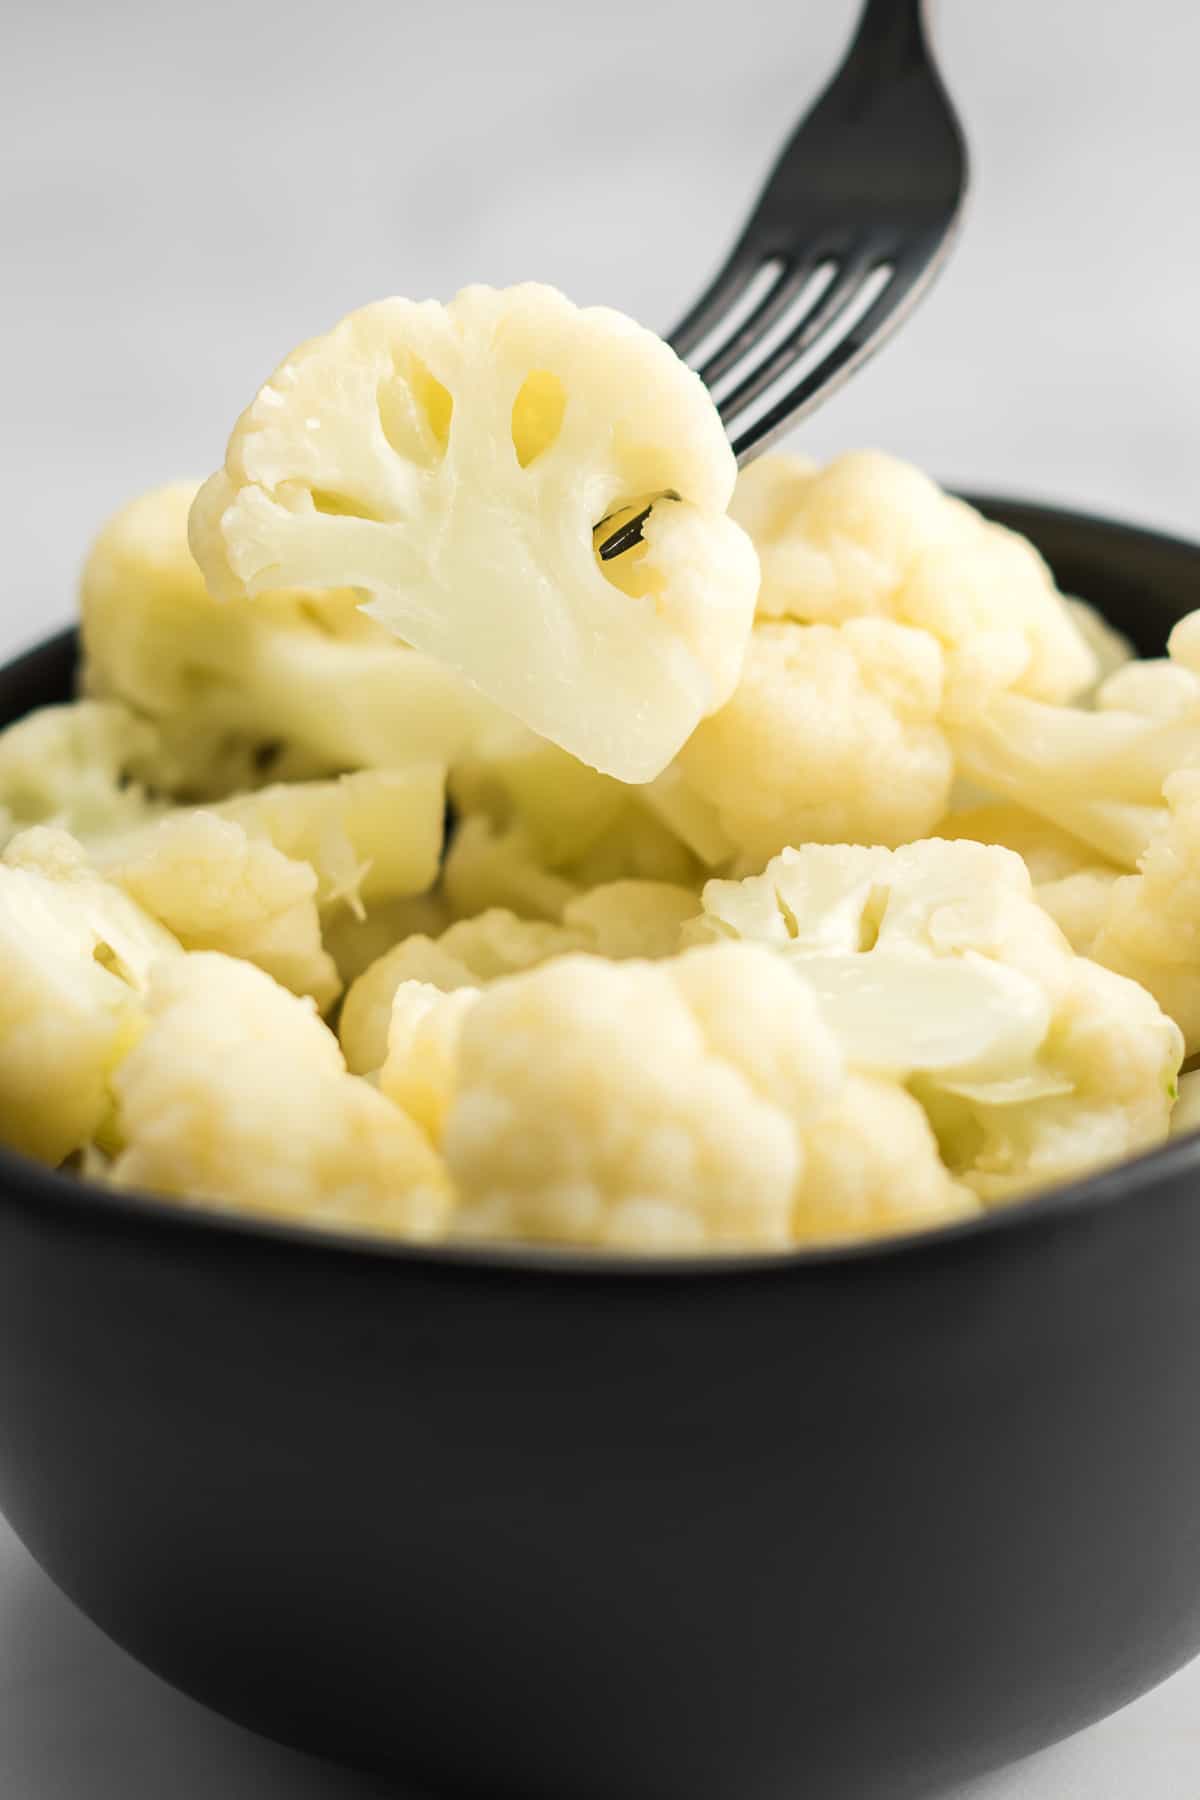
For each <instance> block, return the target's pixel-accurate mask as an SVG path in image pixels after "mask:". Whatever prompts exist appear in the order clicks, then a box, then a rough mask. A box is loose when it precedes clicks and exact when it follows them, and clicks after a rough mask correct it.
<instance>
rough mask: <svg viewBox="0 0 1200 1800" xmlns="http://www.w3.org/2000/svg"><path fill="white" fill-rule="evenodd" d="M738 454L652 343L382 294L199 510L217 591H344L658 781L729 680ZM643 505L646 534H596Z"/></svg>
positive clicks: (198, 544) (321, 346) (466, 296)
mask: <svg viewBox="0 0 1200 1800" xmlns="http://www.w3.org/2000/svg"><path fill="white" fill-rule="evenodd" d="M735 474H736V470H735V465H734V459H733V453H732V451H731V449H730V447H729V444H728V441H727V440H726V437H725V433H724V430H723V427H722V425H721V421H720V418H719V416H718V414H717V411H716V408H715V407H714V405H713V403H712V400H711V398H710V397H709V395H708V393H707V390H706V389H705V388H704V386H703V384H702V382H701V381H700V380H699V377H698V376H696V375H695V374H694V373H693V372H692V371H691V370H689V369H688V368H687V367H686V366H685V365H684V364H683V363H682V362H680V360H679V359H678V357H676V355H675V354H674V352H673V351H672V350H671V349H670V348H669V347H668V346H667V345H666V344H664V343H662V341H661V340H660V339H658V338H657V337H655V336H654V334H653V333H652V332H648V331H646V330H644V329H643V328H642V327H640V326H637V325H635V324H634V323H633V322H632V320H629V319H627V318H625V317H623V316H622V315H621V314H619V313H616V312H612V311H610V310H608V309H605V308H599V307H591V308H586V309H579V308H577V307H574V306H572V305H571V304H570V302H569V301H567V300H566V299H564V297H563V296H562V295H561V294H559V293H557V292H556V291H555V290H554V289H552V288H547V287H542V286H538V285H537V284H533V283H530V284H526V285H525V286H521V287H516V288H511V289H506V290H496V289H492V288H486V287H472V288H467V289H465V290H464V291H463V292H462V293H460V294H459V295H458V296H457V298H456V299H454V300H453V301H451V302H450V303H449V304H448V305H447V306H444V307H443V306H441V305H439V304H438V303H436V302H434V301H426V302H423V303H420V304H418V303H415V302H412V301H408V300H401V299H395V300H384V301H380V302H379V303H378V304H376V305H374V306H368V307H364V308H363V309H362V310H361V311H359V312H356V313H352V314H351V315H350V316H349V317H348V318H346V319H344V320H343V321H342V323H341V324H340V325H338V326H337V327H336V328H335V329H334V330H333V331H332V332H330V333H329V334H328V335H327V336H325V337H323V338H318V339H316V340H314V341H313V342H311V343H308V344H305V345H302V346H301V347H300V348H299V349H298V350H296V351H295V352H293V354H292V355H291V356H290V357H288V359H287V360H286V361H285V362H284V363H283V364H282V365H281V366H280V368H279V369H278V370H277V371H276V373H275V375H274V376H272V378H271V380H270V381H269V382H268V383H267V385H266V386H265V387H264V388H263V389H262V390H261V391H260V393H259V394H258V396H257V398H256V399H255V400H254V401H253V402H252V403H251V405H250V407H249V408H248V409H247V411H246V412H245V413H244V414H243V415H242V418H241V420H240V421H239V423H238V424H237V426H236V427H235V429H234V432H233V435H232V437H231V438H230V441H229V448H228V453H227V456H226V460H225V467H224V469H223V470H221V471H220V472H219V473H217V474H216V475H214V476H213V477H212V478H211V479H210V480H209V481H208V482H207V483H206V485H205V487H204V488H203V489H202V490H201V492H200V494H199V495H198V497H197V499H196V502H195V505H194V506H193V509H192V518H191V543H192V548H193V551H194V553H195V555H196V559H197V561H198V562H199V564H200V566H201V568H202V569H203V571H204V573H205V576H206V578H207V580H208V582H209V585H210V587H211V589H212V591H213V592H214V593H215V594H217V595H219V596H221V597H225V598H230V599H235V598H236V599H242V600H244V599H245V598H246V597H247V596H254V595H258V594H261V593H264V592H269V591H270V590H272V589H278V588H281V587H284V588H286V587H293V586H301V587H306V588H317V589H320V588H344V587H353V588H355V589H358V590H361V592H362V593H364V594H365V595H367V596H369V604H368V607H367V610H368V611H369V612H370V613H371V615H372V616H373V617H375V618H377V619H379V620H382V621H383V622H384V623H386V624H387V625H388V627H389V628H390V629H391V630H393V631H394V632H395V633H396V634H397V636H399V637H401V638H402V639H403V640H404V641H405V642H406V643H409V644H412V645H414V646H416V648H417V649H419V650H422V651H425V652H427V653H428V654H429V655H431V656H434V657H436V658H437V659H438V660H439V661H440V662H442V663H444V664H445V665H447V666H448V667H449V668H452V669H454V670H456V671H458V673H459V674H461V675H463V676H465V677H466V678H467V680H468V681H470V682H472V683H474V685H475V686H476V687H477V688H479V689H480V690H481V691H482V692H483V693H484V694H486V695H487V696H488V697H489V698H491V699H492V700H494V701H496V702H497V703H498V704H499V705H501V706H503V707H504V708H505V709H506V710H507V711H509V712H510V713H512V714H514V715H515V716H516V717H517V718H519V719H521V720H522V721H524V723H526V724H527V725H529V726H531V727H532V728H533V729H534V730H535V731H537V732H538V733H539V734H540V735H541V736H543V737H546V738H549V739H550V740H551V741H552V742H554V743H557V744H560V745H562V746H563V747H564V748H565V749H567V750H570V751H571V752H572V753H573V754H575V755H577V756H578V757H580V758H581V759H582V760H583V761H584V762H587V763H590V764H592V765H593V766H594V767H595V768H597V769H599V770H602V771H604V772H606V773H608V774H612V775H616V776H618V777H619V778H621V779H623V780H626V781H647V780H649V779H650V778H651V777H653V776H654V775H656V774H658V772H659V771H660V770H661V769H662V768H663V767H664V766H665V765H666V763H667V762H668V761H669V760H670V758H671V756H672V755H673V754H674V753H675V751H676V750H678V748H679V746H680V745H681V744H682V743H683V741H684V740H685V738H687V736H688V735H689V733H690V732H691V731H692V730H693V729H694V727H695V725H696V724H697V723H698V721H699V720H700V719H701V718H703V717H705V716H706V715H707V714H709V713H711V712H713V711H715V710H716V709H717V708H718V707H719V706H721V705H722V704H723V702H724V701H725V700H726V699H727V698H728V697H729V694H730V693H731V692H732V690H733V687H734V685H735V683H736V681H737V677H738V672H739V669H740V666H741V660H742V655H743V652H744V650H745V644H746V639H747V636H748V634H749V630H750V623H751V619H752V617H753V611H754V599H755V595H756V592H757V588H758V561H757V557H756V556H755V553H754V549H753V546H752V545H751V543H750V541H749V539H748V538H747V537H746V535H745V533H744V532H743V531H742V530H741V529H740V527H738V526H737V525H735V524H734V523H733V522H732V521H731V520H730V519H729V518H728V517H727V515H726V507H727V505H728V502H729V498H730V495H731V493H732V491H733V484H734V479H735ZM647 507H648V508H649V512H648V515H647V517H646V519H645V522H644V524H643V527H642V535H641V539H640V541H639V542H638V543H637V544H635V545H633V546H632V547H630V548H629V549H627V550H625V551H623V552H622V553H620V554H617V555H612V556H608V557H606V556H604V555H602V554H601V552H602V549H603V548H604V547H605V545H606V544H607V543H608V541H609V539H610V538H611V537H612V535H613V534H614V532H615V531H616V530H617V529H619V526H620V524H621V523H622V522H623V521H624V520H625V519H626V518H627V517H631V516H635V515H636V513H637V512H638V511H640V510H644V509H645V508H647Z"/></svg>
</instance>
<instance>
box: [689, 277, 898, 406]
mask: <svg viewBox="0 0 1200 1800" xmlns="http://www.w3.org/2000/svg"><path fill="white" fill-rule="evenodd" d="M879 266H880V259H872V258H869V257H865V256H861V255H859V256H852V257H849V258H847V259H846V261H844V262H843V263H842V264H841V265H840V267H839V268H838V269H837V270H836V272H835V274H834V277H833V280H832V281H831V282H829V284H828V285H827V286H826V287H824V288H823V289H821V290H820V291H819V292H818V293H817V294H815V295H814V296H813V299H812V303H811V305H810V306H809V307H808V308H807V310H806V311H805V312H804V313H803V314H802V315H801V317H800V318H799V319H797V320H796V322H795V324H794V326H793V328H792V329H791V331H789V332H788V334H787V336H786V337H785V338H784V339H783V341H782V343H780V344H777V345H776V346H775V348H774V350H772V351H771V353H770V355H769V356H766V357H764V359H763V361H762V362H760V363H758V364H757V365H756V366H755V367H754V368H752V369H751V370H750V372H749V374H748V375H746V377H745V378H744V379H743V380H742V381H740V382H739V383H738V385H737V386H736V387H735V388H733V389H732V390H731V391H730V392H729V393H728V394H725V395H723V396H722V398H721V399H720V400H719V401H718V403H717V408H718V411H719V412H720V414H721V417H722V419H724V420H725V422H726V424H728V423H729V421H730V419H734V418H736V417H737V415H738V414H739V413H740V412H744V411H745V409H746V407H748V406H749V405H750V404H751V403H752V402H753V401H755V400H757V399H758V396H759V395H760V394H763V393H765V392H766V390H767V389H768V388H769V387H770V386H771V383H772V382H773V381H777V380H778V379H779V377H780V375H782V374H783V373H784V371H785V370H786V369H788V368H790V367H791V365H792V363H794V362H796V361H797V360H798V358H799V357H801V356H803V354H804V352H805V351H806V350H807V349H808V348H809V346H810V345H811V344H813V343H815V342H816V340H817V338H818V337H819V336H820V335H821V333H822V332H823V331H827V330H829V329H830V327H831V326H833V325H834V324H836V322H837V318H838V315H839V314H840V313H842V312H844V311H845V309H846V307H847V306H848V305H849V304H850V302H851V301H852V300H853V298H854V296H855V294H856V293H858V292H859V290H860V289H861V287H862V285H863V282H864V281H866V280H867V278H868V277H869V276H870V275H871V273H872V271H873V270H874V269H875V268H878V267H879Z"/></svg>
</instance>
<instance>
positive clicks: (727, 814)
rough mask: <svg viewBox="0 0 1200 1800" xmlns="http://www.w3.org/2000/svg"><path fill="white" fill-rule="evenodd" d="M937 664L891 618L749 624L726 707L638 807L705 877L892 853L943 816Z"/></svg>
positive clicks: (934, 651)
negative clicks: (705, 870)
mask: <svg viewBox="0 0 1200 1800" xmlns="http://www.w3.org/2000/svg"><path fill="white" fill-rule="evenodd" d="M941 699H942V653H941V650H940V648H939V646H938V645H937V644H936V643H935V642H934V640H933V639H932V638H931V637H930V636H929V635H928V633H926V632H922V631H914V630H912V629H910V628H909V627H908V626H905V625H896V624H893V623H892V622H891V620H888V619H853V620H851V621H850V623H849V624H847V625H843V626H841V627H835V626H830V625H795V624H791V623H783V624H763V625H757V626H755V629H754V632H753V634H752V636H751V640H750V648H749V650H748V652H747V655H746V665H745V669H744V672H743V675H742V679H741V682H740V684H739V686H738V689H737V691H736V693H735V694H734V696H733V699H732V700H731V701H730V702H729V704H728V705H727V706H725V707H723V708H722V710H721V711H720V712H719V713H717V714H716V715H715V716H714V717H713V718H711V719H706V720H705V722H704V723H703V724H702V725H701V726H700V727H699V729H698V730H697V731H696V732H695V733H694V734H693V735H692V737H691V738H690V739H689V740H688V742H687V744H685V745H684V748H683V749H682V750H681V751H680V753H679V756H678V757H677V758H676V761H675V763H674V765H673V767H672V770H671V771H670V777H671V785H669V786H668V785H665V784H663V783H656V784H655V786H654V787H653V788H651V789H649V790H648V791H647V799H648V801H649V803H650V804H651V805H654V806H656V807H657V808H658V810H659V811H660V812H661V813H662V814H663V816H664V818H665V820H666V822H667V824H668V825H669V826H670V827H671V829H672V830H673V831H675V832H676V833H677V834H679V835H680V836H681V837H684V838H685V839H686V841H687V842H688V844H689V846H690V848H691V849H692V850H693V851H695V853H696V854H697V855H698V856H700V857H702V858H703V859H704V860H705V861H706V862H708V863H709V865H710V866H717V865H719V864H721V863H724V862H727V861H729V860H730V858H732V857H734V856H738V857H740V858H741V859H742V860H743V861H744V862H745V864H747V865H748V866H750V867H753V868H761V867H762V866H763V864H764V863H765V862H766V861H767V860H768V858H769V857H771V856H773V855H774V854H775V852H776V851H778V850H780V849H782V848H783V847H784V846H785V845H788V844H798V843H804V842H812V841H819V842H826V843H829V842H832V843H846V842H849V843H868V844H870V843H875V844H901V843H904V842H906V841H907V840H908V839H910V838H913V837H919V836H920V835H921V834H922V833H924V832H927V831H929V830H930V829H932V827H933V825H934V824H935V823H936V821H937V820H938V819H940V818H941V817H942V815H943V813H944V812H945V810H946V801H947V795H948V793H949V790H950V781H951V776H952V773H953V765H952V761H951V756H950V751H949V748H948V746H947V743H946V739H945V734H944V733H943V731H942V729H941V727H940V725H939V724H938V714H939V711H940V707H941Z"/></svg>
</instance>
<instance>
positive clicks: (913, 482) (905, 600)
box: [730, 450, 1097, 718]
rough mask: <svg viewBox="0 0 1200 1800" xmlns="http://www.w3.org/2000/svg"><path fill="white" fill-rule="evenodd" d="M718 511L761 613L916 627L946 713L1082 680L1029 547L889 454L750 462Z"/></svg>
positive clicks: (1075, 637) (1083, 672)
mask: <svg viewBox="0 0 1200 1800" xmlns="http://www.w3.org/2000/svg"><path fill="white" fill-rule="evenodd" d="M730 510H731V513H732V515H733V517H734V518H735V519H738V520H739V521H740V522H741V523H742V524H743V525H744V526H745V527H746V529H747V530H748V531H749V533H750V535H751V537H752V538H753V540H754V542H755V545H756V547H757V549H758V553H759V558H760V561H761V564H762V585H761V588H760V591H759V599H758V611H759V614H760V616H761V617H764V618H770V619H797V620H799V621H801V622H802V623H804V624H827V625H840V624H844V623H845V622H846V621H847V620H850V619H859V618H867V617H877V618H884V619H893V620H895V621H896V622H897V623H898V624H901V625H908V626H913V627H917V628H919V629H921V630H923V631H926V632H928V633H929V634H930V636H932V637H933V638H934V639H935V640H936V641H937V642H938V644H939V645H941V647H942V649H943V651H944V653H945V694H944V702H943V704H944V709H945V714H946V717H947V718H955V717H959V716H964V715H965V716H968V717H969V716H970V714H971V713H972V712H973V711H974V710H975V708H976V707H978V706H980V705H982V704H984V703H985V702H986V700H987V698H988V697H989V696H990V695H992V694H995V693H998V692H1001V691H1004V690H1009V689H1011V690H1012V691H1014V692H1018V693H1022V694H1029V695H1032V696H1034V697H1035V698H1036V699H1040V700H1047V701H1064V700H1069V699H1072V698H1073V697H1075V696H1076V695H1078V694H1080V693H1081V692H1083V691H1084V690H1085V689H1086V688H1087V687H1088V686H1089V685H1090V683H1091V682H1092V681H1093V680H1094V678H1095V674H1096V667H1097V665H1096V661H1095V658H1094V656H1093V653H1092V651H1091V650H1090V649H1089V647H1088V643H1087V641H1086V640H1085V637H1084V635H1083V633H1082V632H1081V631H1080V629H1079V626H1078V624H1077V622H1076V620H1075V619H1073V618H1072V616H1071V614H1070V612H1069V610H1068V608H1067V607H1066V605H1065V604H1064V602H1063V599H1062V596H1061V595H1060V594H1059V593H1058V590H1057V589H1056V588H1055V585H1054V581H1053V578H1052V576H1051V574H1050V571H1049V569H1048V568H1047V567H1046V565H1045V563H1044V562H1043V561H1042V559H1041V557H1040V556H1039V555H1038V554H1037V552H1036V551H1035V550H1034V548H1033V546H1032V545H1031V544H1029V543H1028V542H1027V541H1026V540H1025V539H1024V538H1021V537H1018V536H1017V534H1016V533H1015V532H1012V531H1008V530H1006V529H1005V528H1004V527H1003V526H1000V525H994V524H991V523H989V522H988V521H987V520H985V519H984V518H983V517H982V516H981V515H980V514H979V513H977V512H976V511H975V510H974V509H973V508H972V507H970V506H968V505H966V503H965V502H964V501H962V500H956V499H953V498H951V497H950V496H949V495H947V494H944V493H943V492H942V491H941V489H940V488H939V487H938V486H937V484H936V483H935V482H933V481H931V480H930V479H929V477H928V476H927V475H923V474H922V473H921V472H920V470H919V469H914V468H913V467H912V466H911V465H910V464H907V463H903V462H899V461H898V460H897V459H896V458H895V457H891V456H884V455H882V454H881V453H880V452H878V451H870V450H863V451H855V452H852V453H851V454H849V455H846V456H840V457H838V458H837V460H836V461H834V462H832V463H830V464H829V466H828V467H827V468H825V469H819V468H817V467H816V466H815V465H814V464H812V463H810V462H808V461H805V460H803V459H801V458H799V457H792V456H764V457H762V458H760V459H759V460H758V461H756V462H752V463H751V464H750V465H749V467H748V468H746V469H745V470H743V472H742V473H741V475H740V476H739V477H738V483H737V490H736V492H735V495H734V499H733V503H732V506H731V508H730Z"/></svg>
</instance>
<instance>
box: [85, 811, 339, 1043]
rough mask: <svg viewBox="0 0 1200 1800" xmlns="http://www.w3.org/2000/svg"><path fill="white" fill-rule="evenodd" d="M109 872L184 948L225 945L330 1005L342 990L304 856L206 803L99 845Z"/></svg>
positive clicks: (98, 855)
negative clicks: (325, 943) (326, 945)
mask: <svg viewBox="0 0 1200 1800" xmlns="http://www.w3.org/2000/svg"><path fill="white" fill-rule="evenodd" d="M94 855H95V857H96V860H97V862H98V864H99V866H100V868H101V869H103V871H104V873H105V874H106V875H107V876H108V878H109V879H110V880H111V881H113V882H115V883H116V884H117V886H118V887H120V888H122V889H123V890H124V891H125V893H127V894H129V895H130V896H131V897H132V898H133V899H134V900H136V901H137V902H138V904H139V905H140V906H142V907H143V908H144V910H145V911H146V912H147V913H149V915H150V916H151V917H152V918H154V919H157V920H158V921H159V923H160V924H162V925H164V926H166V927H167V929H168V930H170V931H171V932H172V933H173V934H174V936H175V937H177V938H178V939H179V941H180V943H181V944H182V945H183V946H184V948H185V949H187V950H220V951H223V952H224V953H225V954H226V955H228V956H240V957H244V958H245V959H246V960H247V961H248V962H252V963H256V964H257V965H258V967H259V968H260V969H265V970H266V972H267V973H268V974H269V975H273V976H274V977H275V979H276V980H277V981H280V982H282V983H283V985H284V986H285V987H287V988H290V989H291V990H292V992H293V993H296V994H310V995H311V996H312V998H313V999H314V1000H315V1001H316V1002H317V1005H318V1006H319V1007H320V1008H321V1010H322V1011H324V1010H325V1009H326V1008H327V1007H329V1006H331V1005H332V1004H333V1002H334V1001H335V1000H336V999H337V997H338V995H339V994H340V993H341V985H342V984H341V981H340V979H339V977H338V972H337V968H336V967H335V965H334V962H333V959H332V958H331V957H330V956H329V954H328V953H327V951H326V950H325V948H324V946H323V944H322V942H321V921H320V917H319V915H318V912H317V876H316V872H315V870H314V869H313V868H312V866H311V865H310V864H309V863H307V862H298V861H297V860H296V859H295V858H293V857H290V856H285V855H284V854H283V853H282V852H281V851H279V850H277V849H276V848H275V846H274V844H272V843H271V842H270V841H269V840H268V839H266V838H259V837H251V836H250V834H249V833H248V832H247V831H246V830H245V829H244V827H243V826H241V825H240V824H237V823H235V821H234V820H232V819H224V818H220V817H218V815H217V814H216V813H214V812H205V811H202V810H199V809H197V810H195V811H182V812H176V813H171V814H169V815H168V816H167V817H166V818H165V819H162V820H160V821H159V822H158V823H157V824H155V825H153V826H151V827H150V828H149V829H148V830H144V831H140V832H137V833H134V834H132V835H131V836H130V837H127V838H124V839H117V840H116V841H115V842H112V843H109V844H108V845H102V846H101V847H100V848H99V849H98V850H97V851H95V852H94Z"/></svg>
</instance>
